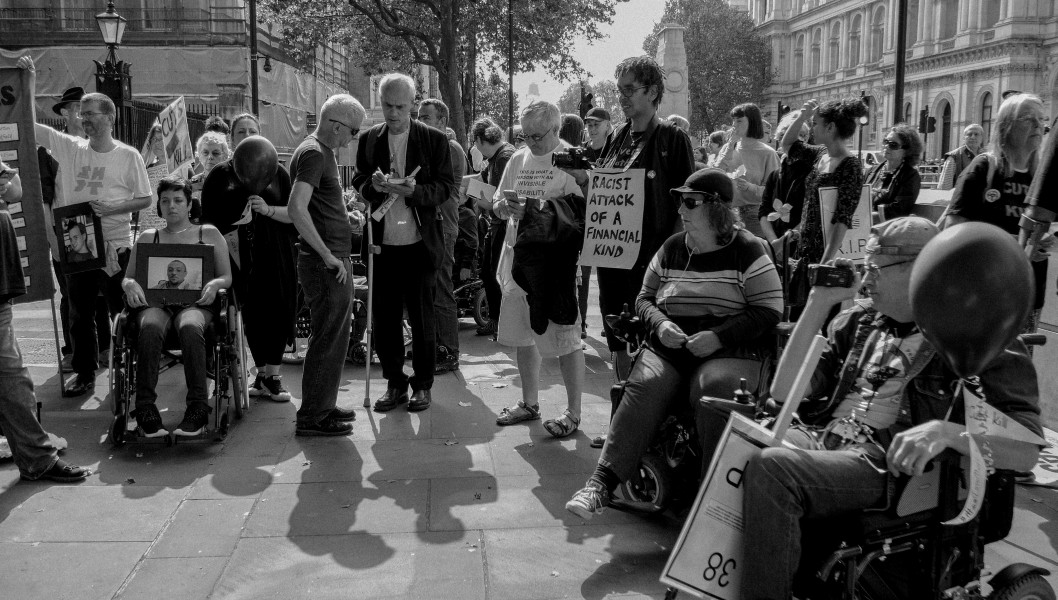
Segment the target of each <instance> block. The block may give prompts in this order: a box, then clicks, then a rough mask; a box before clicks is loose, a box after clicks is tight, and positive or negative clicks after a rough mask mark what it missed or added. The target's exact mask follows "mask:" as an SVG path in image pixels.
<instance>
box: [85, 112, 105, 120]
mask: <svg viewBox="0 0 1058 600" xmlns="http://www.w3.org/2000/svg"><path fill="white" fill-rule="evenodd" d="M105 114H106V113H101V112H95V111H87V112H82V113H81V118H82V119H83V118H85V117H94V116H96V115H105Z"/></svg>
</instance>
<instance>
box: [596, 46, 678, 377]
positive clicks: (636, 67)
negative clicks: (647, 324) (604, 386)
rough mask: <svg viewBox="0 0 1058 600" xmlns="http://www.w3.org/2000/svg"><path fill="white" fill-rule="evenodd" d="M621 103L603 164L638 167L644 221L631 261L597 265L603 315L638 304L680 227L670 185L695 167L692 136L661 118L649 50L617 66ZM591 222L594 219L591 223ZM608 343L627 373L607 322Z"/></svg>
mask: <svg viewBox="0 0 1058 600" xmlns="http://www.w3.org/2000/svg"><path fill="white" fill-rule="evenodd" d="M614 76H615V77H616V78H617V91H618V92H620V95H621V97H620V100H621V109H622V110H623V111H624V114H625V116H626V117H627V118H628V120H627V121H626V122H625V123H624V124H623V125H621V126H620V127H618V128H617V130H616V131H614V133H613V135H612V136H611V137H610V139H609V140H608V141H607V142H606V147H605V148H603V151H602V156H601V157H600V158H599V160H598V161H597V162H596V164H597V165H598V166H600V167H605V168H609V169H618V170H621V171H624V172H629V171H638V172H639V173H640V174H641V175H642V177H643V181H644V182H645V183H644V184H643V185H642V186H641V187H639V188H638V190H636V191H635V193H636V194H637V195H638V197H639V198H640V203H641V204H642V207H641V210H642V215H643V217H642V222H641V223H639V224H633V226H632V227H633V229H635V230H636V231H638V232H639V234H640V236H639V241H640V244H639V252H638V254H637V255H636V257H635V260H634V261H633V264H632V265H631V267H621V268H614V267H613V266H610V265H601V264H600V265H598V266H599V268H598V270H597V271H596V277H597V279H598V282H599V308H600V310H601V311H602V314H603V316H606V315H616V314H620V313H621V311H622V310H624V307H625V305H628V306H634V305H635V302H636V295H637V294H638V293H639V288H640V287H641V286H642V285H643V275H644V274H645V273H646V270H647V264H648V263H649V262H650V260H651V259H652V258H653V257H654V255H655V254H656V253H657V251H658V249H659V248H661V244H662V243H664V242H665V240H666V239H667V238H668V237H669V236H670V235H672V233H673V232H675V231H676V230H678V229H679V215H678V214H677V207H676V204H675V203H674V202H672V200H671V198H670V196H669V190H671V189H672V188H675V187H677V186H680V185H683V182H685V181H687V177H689V176H690V175H691V173H693V172H694V170H695V169H694V152H693V150H692V149H691V139H690V138H689V137H687V134H686V133H684V132H683V130H682V129H680V128H679V127H677V126H675V125H673V124H672V123H669V122H666V121H663V120H662V119H661V117H659V116H658V106H659V105H660V104H661V98H662V96H664V94H665V72H664V70H662V68H661V66H659V65H658V63H657V62H655V61H654V59H652V58H650V57H649V56H637V57H633V58H626V59H625V60H623V61H621V63H620V64H618V65H617V69H616V70H615V72H614ZM589 226H590V224H589ZM603 326H604V329H605V331H606V345H607V346H608V347H609V349H610V352H611V353H612V354H613V362H614V372H615V374H616V376H617V378H618V379H624V378H626V377H627V376H628V369H629V366H630V364H631V358H630V357H629V355H628V350H627V348H626V346H625V342H624V341H622V340H621V339H619V338H618V337H617V336H615V335H614V334H613V332H612V331H611V330H610V326H609V325H607V324H606V323H605V320H604V322H603Z"/></svg>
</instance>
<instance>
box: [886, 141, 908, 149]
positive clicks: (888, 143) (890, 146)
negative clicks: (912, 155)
mask: <svg viewBox="0 0 1058 600" xmlns="http://www.w3.org/2000/svg"><path fill="white" fill-rule="evenodd" d="M882 145H883V146H885V147H886V148H888V149H890V150H906V149H907V146H905V145H903V144H901V143H900V142H894V141H893V140H885V141H884V142H882Z"/></svg>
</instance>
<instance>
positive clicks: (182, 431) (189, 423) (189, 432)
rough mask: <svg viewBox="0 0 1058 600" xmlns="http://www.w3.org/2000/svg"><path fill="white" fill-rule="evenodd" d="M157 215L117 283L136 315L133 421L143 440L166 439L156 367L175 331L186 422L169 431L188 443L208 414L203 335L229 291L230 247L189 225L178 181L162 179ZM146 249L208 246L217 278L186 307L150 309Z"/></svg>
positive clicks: (187, 192) (209, 229)
mask: <svg viewBox="0 0 1058 600" xmlns="http://www.w3.org/2000/svg"><path fill="white" fill-rule="evenodd" d="M156 209H157V211H158V215H159V216H160V217H162V218H164V219H165V222H166V226H165V227H163V228H161V229H148V230H147V231H144V232H143V233H142V234H141V235H140V237H139V239H138V240H136V245H135V246H134V247H133V248H132V255H131V256H130V257H129V266H128V271H127V273H126V274H125V279H124V281H122V283H121V287H122V289H123V290H124V291H125V300H126V302H127V303H128V305H129V308H131V309H132V310H133V311H135V313H134V314H131V315H130V320H131V322H133V323H135V328H134V330H133V331H135V332H136V339H135V347H136V355H137V359H136V361H135V364H136V378H135V381H136V405H135V406H136V408H135V411H134V412H133V416H134V417H135V418H136V423H137V425H138V426H139V428H140V430H141V431H142V433H143V435H144V436H145V437H149V438H153V437H163V436H166V435H168V434H169V432H168V431H166V429H165V428H164V427H163V424H162V418H161V415H160V414H159V412H158V408H157V406H155V402H156V401H157V399H158V394H157V392H155V389H154V388H155V387H156V386H157V384H158V365H159V362H160V360H161V355H162V349H163V347H164V344H165V339H166V337H167V336H168V335H169V332H170V330H172V329H175V330H176V334H177V337H178V338H179V340H180V351H181V362H182V363H183V365H184V382H185V383H186V384H187V410H186V411H185V413H184V418H183V419H182V420H181V421H180V424H179V425H177V427H176V429H174V430H173V434H174V435H177V436H184V437H191V436H196V435H199V434H201V433H202V431H203V430H204V429H205V427H206V424H207V423H208V422H209V414H210V412H211V410H212V409H211V408H210V406H209V403H208V398H209V389H208V385H207V382H206V377H207V370H208V365H207V360H208V359H207V355H208V353H207V350H206V332H207V330H208V328H209V325H210V323H211V322H212V321H213V319H214V316H215V315H214V312H215V309H214V308H213V306H214V303H215V301H216V300H217V294H218V292H219V291H221V290H222V289H226V288H228V287H230V286H231V268H230V266H229V264H228V245H227V243H225V241H224V237H223V236H222V235H221V234H220V231H219V230H218V229H217V228H216V227H213V226H212V225H194V224H192V223H191V221H190V220H189V213H190V210H191V184H190V183H188V181H187V180H185V179H182V178H180V177H176V176H170V177H166V178H165V179H162V181H161V182H160V183H159V184H158V202H157V205H156ZM146 244H206V245H211V246H212V247H213V264H214V268H215V274H216V277H214V278H213V279H211V280H209V281H207V282H203V284H202V293H201V296H200V297H199V299H198V300H197V301H196V302H195V303H194V304H192V305H190V306H180V305H168V306H163V307H158V306H148V305H147V298H146V296H145V294H144V291H143V288H142V287H141V286H140V284H139V281H148V274H147V273H137V260H136V254H137V252H142V250H140V248H141V246H143V245H146Z"/></svg>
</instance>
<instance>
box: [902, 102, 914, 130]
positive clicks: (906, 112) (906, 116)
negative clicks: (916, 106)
mask: <svg viewBox="0 0 1058 600" xmlns="http://www.w3.org/2000/svg"><path fill="white" fill-rule="evenodd" d="M904 123H906V124H908V125H910V124H912V123H914V121H912V120H911V103H910V102H908V103H907V104H905V105H904Z"/></svg>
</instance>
